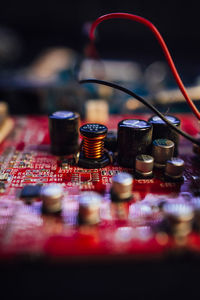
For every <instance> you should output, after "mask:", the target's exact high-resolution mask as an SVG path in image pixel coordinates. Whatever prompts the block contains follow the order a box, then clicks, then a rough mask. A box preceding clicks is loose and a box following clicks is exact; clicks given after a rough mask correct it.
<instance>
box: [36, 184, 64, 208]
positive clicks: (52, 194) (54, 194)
mask: <svg viewBox="0 0 200 300" xmlns="http://www.w3.org/2000/svg"><path fill="white" fill-rule="evenodd" d="M62 198H63V188H62V186H61V185H59V184H48V185H45V186H43V187H42V188H41V192H40V199H41V200H42V211H43V212H44V213H47V214H54V213H59V212H61V210H62Z"/></svg>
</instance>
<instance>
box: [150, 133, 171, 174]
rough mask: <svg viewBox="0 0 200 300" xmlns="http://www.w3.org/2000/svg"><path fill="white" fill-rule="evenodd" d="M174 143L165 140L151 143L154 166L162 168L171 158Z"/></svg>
mask: <svg viewBox="0 0 200 300" xmlns="http://www.w3.org/2000/svg"><path fill="white" fill-rule="evenodd" d="M173 153H174V142H172V141H170V140H167V139H158V140H154V141H153V149H152V156H153V157H154V166H155V167H157V168H163V167H165V165H166V162H167V160H169V159H171V158H172V157H173Z"/></svg>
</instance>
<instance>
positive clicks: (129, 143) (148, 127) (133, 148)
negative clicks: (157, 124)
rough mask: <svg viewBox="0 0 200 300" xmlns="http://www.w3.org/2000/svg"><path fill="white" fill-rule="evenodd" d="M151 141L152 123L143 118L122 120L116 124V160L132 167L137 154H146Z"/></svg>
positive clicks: (122, 164)
mask: <svg viewBox="0 0 200 300" xmlns="http://www.w3.org/2000/svg"><path fill="white" fill-rule="evenodd" d="M151 141H152V124H150V123H148V122H146V121H144V120H137V119H133V120H131V119H130V120H123V121H121V122H119V124H118V133H117V147H118V162H119V165H121V166H123V167H129V168H133V167H134V165H135V158H136V156H137V155H138V154H146V153H148V152H149V148H150V145H151Z"/></svg>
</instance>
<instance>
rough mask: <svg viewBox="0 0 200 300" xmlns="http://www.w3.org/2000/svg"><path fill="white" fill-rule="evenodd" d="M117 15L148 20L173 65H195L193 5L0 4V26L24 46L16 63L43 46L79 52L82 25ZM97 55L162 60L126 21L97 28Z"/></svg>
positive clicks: (146, 36)
mask: <svg viewBox="0 0 200 300" xmlns="http://www.w3.org/2000/svg"><path fill="white" fill-rule="evenodd" d="M119 11H122V12H129V13H133V14H138V15H141V16H143V17H146V18H148V19H149V20H151V21H152V22H153V23H154V24H155V25H156V26H157V27H158V29H159V30H160V32H161V34H162V35H163V37H164V38H165V40H166V42H167V44H168V46H169V49H170V50H171V52H172V54H173V57H174V58H175V61H177V62H178V63H179V61H181V62H184V63H186V64H187V63H190V64H194V63H198V62H199V61H200V57H199V53H200V33H199V5H198V1H171V0H168V1H161V0H160V1H157V0H154V1H144V0H133V1H127V0H121V1H98V0H97V1H86V0H84V1H66V0H65V1H63V0H62V1H61V0H57V1H55V0H51V1H47V0H41V1H33V0H29V1H24V0H21V1H20V0H19V1H3V2H1V9H0V25H1V26H3V27H7V28H10V29H13V30H14V31H15V32H16V33H18V36H19V37H20V39H21V41H22V42H23V49H22V50H23V51H22V54H21V57H20V58H21V61H23V62H25V61H26V60H27V61H28V60H29V59H31V58H32V57H34V55H35V54H37V53H38V52H39V51H40V50H41V49H43V48H44V47H46V46H52V45H53V46H54V45H66V46H69V47H72V48H74V49H76V50H78V51H79V52H81V51H82V50H83V46H84V43H85V42H86V37H85V36H84V34H83V25H84V24H85V23H86V22H91V21H93V20H95V19H96V18H97V17H99V16H100V15H102V14H105V13H109V12H119ZM99 50H100V53H101V55H102V56H105V57H109V58H119V57H121V58H126V57H127V58H128V57H129V58H132V59H138V60H139V61H140V60H148V59H149V60H151V59H156V58H158V59H161V58H162V53H161V51H160V49H159V47H158V45H157V42H156V41H155V38H153V37H152V34H151V33H150V32H149V31H148V29H146V28H145V27H144V26H143V25H141V24H136V23H135V24H134V23H133V22H131V21H126V20H111V21H107V22H105V23H104V24H102V25H100V26H99ZM180 67H182V66H180Z"/></svg>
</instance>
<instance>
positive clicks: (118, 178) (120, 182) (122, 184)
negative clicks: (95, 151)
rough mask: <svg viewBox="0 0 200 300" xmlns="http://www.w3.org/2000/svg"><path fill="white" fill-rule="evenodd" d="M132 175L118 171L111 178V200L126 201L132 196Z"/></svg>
mask: <svg viewBox="0 0 200 300" xmlns="http://www.w3.org/2000/svg"><path fill="white" fill-rule="evenodd" d="M132 187H133V177H132V176H131V175H130V174H129V173H125V172H123V173H119V174H117V175H115V176H114V177H113V178H112V188H111V199H112V201H113V202H120V201H128V200H130V199H131V198H132Z"/></svg>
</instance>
